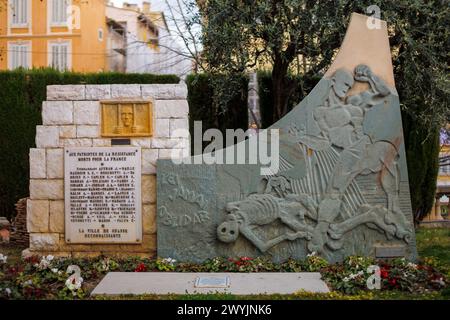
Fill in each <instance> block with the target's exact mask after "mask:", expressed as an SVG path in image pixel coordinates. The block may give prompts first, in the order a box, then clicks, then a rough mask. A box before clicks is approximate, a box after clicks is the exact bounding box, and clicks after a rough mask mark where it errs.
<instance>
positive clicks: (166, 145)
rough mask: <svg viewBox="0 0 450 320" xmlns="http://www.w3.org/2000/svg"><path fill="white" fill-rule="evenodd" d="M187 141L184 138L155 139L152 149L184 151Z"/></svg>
mask: <svg viewBox="0 0 450 320" xmlns="http://www.w3.org/2000/svg"><path fill="white" fill-rule="evenodd" d="M186 140H187V139H183V138H153V139H152V148H154V149H171V148H177V149H183V148H185V146H186Z"/></svg>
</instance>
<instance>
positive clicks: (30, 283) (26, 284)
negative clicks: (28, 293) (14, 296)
mask: <svg viewBox="0 0 450 320" xmlns="http://www.w3.org/2000/svg"><path fill="white" fill-rule="evenodd" d="M32 284H33V281H32V280H27V281H25V282H24V283H23V285H24V286H31V285H32Z"/></svg>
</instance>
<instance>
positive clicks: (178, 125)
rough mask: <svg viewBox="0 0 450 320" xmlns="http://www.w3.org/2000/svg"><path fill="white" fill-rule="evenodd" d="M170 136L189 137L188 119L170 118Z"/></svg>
mask: <svg viewBox="0 0 450 320" xmlns="http://www.w3.org/2000/svg"><path fill="white" fill-rule="evenodd" d="M170 137H171V138H189V120H188V119H187V118H185V119H170Z"/></svg>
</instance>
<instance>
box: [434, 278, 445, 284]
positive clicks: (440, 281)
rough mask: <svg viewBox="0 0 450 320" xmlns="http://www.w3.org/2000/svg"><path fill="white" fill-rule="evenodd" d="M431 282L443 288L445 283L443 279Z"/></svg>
mask: <svg viewBox="0 0 450 320" xmlns="http://www.w3.org/2000/svg"><path fill="white" fill-rule="evenodd" d="M432 282H435V283H437V284H439V285H441V286H445V282H444V279H443V278H439V279H437V280H432Z"/></svg>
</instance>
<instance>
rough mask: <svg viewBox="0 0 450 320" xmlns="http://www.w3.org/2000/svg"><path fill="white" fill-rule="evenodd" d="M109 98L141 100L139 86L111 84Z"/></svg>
mask: <svg viewBox="0 0 450 320" xmlns="http://www.w3.org/2000/svg"><path fill="white" fill-rule="evenodd" d="M111 98H113V99H117V98H137V99H139V98H141V86H140V85H139V84H112V85H111Z"/></svg>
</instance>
